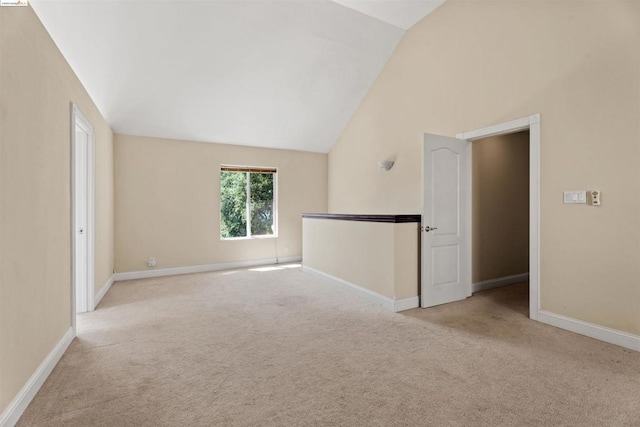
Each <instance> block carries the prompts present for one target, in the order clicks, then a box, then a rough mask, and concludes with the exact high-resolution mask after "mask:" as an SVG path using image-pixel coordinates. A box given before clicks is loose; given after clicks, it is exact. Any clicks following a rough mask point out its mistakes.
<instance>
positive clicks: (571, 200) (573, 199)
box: [564, 190, 587, 204]
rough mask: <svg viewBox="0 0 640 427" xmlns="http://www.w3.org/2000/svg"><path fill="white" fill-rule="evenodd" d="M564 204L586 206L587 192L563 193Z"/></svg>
mask: <svg viewBox="0 0 640 427" xmlns="http://www.w3.org/2000/svg"><path fill="white" fill-rule="evenodd" d="M564 203H566V204H586V203H587V190H572V191H565V192H564Z"/></svg>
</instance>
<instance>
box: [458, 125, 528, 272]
mask: <svg viewBox="0 0 640 427" xmlns="http://www.w3.org/2000/svg"><path fill="white" fill-rule="evenodd" d="M471 149H472V150H473V164H472V171H473V207H472V210H473V236H472V242H473V243H472V244H473V247H472V250H473V253H472V259H473V268H472V282H473V283H477V282H480V281H483V280H489V279H498V278H500V277H506V276H512V275H514V274H521V273H528V272H529V131H525V132H518V133H512V134H509V135H500V136H494V137H491V138H485V139H480V140H477V141H473V144H472V146H471Z"/></svg>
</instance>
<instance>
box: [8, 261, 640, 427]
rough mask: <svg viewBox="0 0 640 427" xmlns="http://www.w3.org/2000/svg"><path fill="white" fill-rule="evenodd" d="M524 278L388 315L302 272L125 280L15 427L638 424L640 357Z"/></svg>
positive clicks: (81, 324)
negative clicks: (552, 306)
mask: <svg viewBox="0 0 640 427" xmlns="http://www.w3.org/2000/svg"><path fill="white" fill-rule="evenodd" d="M527 292H528V291H527V284H526V283H525V284H521V285H514V286H510V287H506V288H500V289H494V290H491V291H486V292H481V293H478V294H476V295H474V296H473V297H472V298H469V299H467V300H466V301H461V302H457V303H453V304H448V305H444V306H440V307H436V308H432V309H426V310H423V309H414V310H409V311H406V312H403V313H399V314H394V313H390V312H388V311H386V310H384V309H382V308H380V307H377V306H376V305H373V304H371V303H369V302H367V301H364V300H361V299H359V298H358V297H356V296H354V295H351V294H349V293H346V292H344V291H342V290H340V289H339V288H337V287H335V286H334V285H332V284H331V283H330V282H328V281H327V280H326V279H324V278H321V277H318V276H315V275H311V274H309V273H305V272H303V271H302V270H301V269H300V268H283V269H278V270H272V269H258V270H257V271H256V270H239V271H229V272H216V273H203V274H193V275H187V276H177V277H164V278H155V279H144V280H135V281H128V282H119V283H116V284H115V285H113V287H112V288H111V290H110V291H109V293H108V294H107V295H106V296H105V298H104V300H103V301H102V303H101V304H100V306H99V307H98V309H97V310H96V311H95V312H92V313H88V314H84V315H81V316H79V319H78V338H77V339H76V340H74V342H73V343H72V344H71V347H70V348H69V350H68V351H67V353H66V354H65V355H64V357H63V358H62V360H61V361H60V363H59V365H58V366H57V367H56V368H55V370H54V371H53V372H52V374H51V376H50V377H49V379H48V380H47V381H46V383H45V384H44V386H43V387H42V389H41V390H40V392H39V393H38V395H37V396H36V397H35V399H34V400H33V402H32V404H31V405H30V406H29V408H28V409H27V410H26V412H25V413H24V415H23V417H22V419H21V420H20V422H19V425H21V426H28V425H29V426H30V425H34V426H63V425H64V426H191V425H194V426H195V425H197V426H263V425H264V426H503V425H504V426H560V425H562V426H639V425H640V353H637V352H633V351H630V350H625V349H623V348H620V347H616V346H613V345H609V344H605V343H602V342H599V341H596V340H593V339H590V338H586V337H583V336H580V335H576V334H573V333H570V332H566V331H563V330H560V329H556V328H553V327H551V326H546V325H543V324H540V323H537V322H533V321H530V320H529V319H528V318H527V304H528V301H527Z"/></svg>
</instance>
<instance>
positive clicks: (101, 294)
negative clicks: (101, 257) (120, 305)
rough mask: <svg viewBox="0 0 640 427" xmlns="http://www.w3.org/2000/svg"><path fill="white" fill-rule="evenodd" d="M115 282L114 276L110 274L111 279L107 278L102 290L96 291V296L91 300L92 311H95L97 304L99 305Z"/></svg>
mask: <svg viewBox="0 0 640 427" xmlns="http://www.w3.org/2000/svg"><path fill="white" fill-rule="evenodd" d="M115 281H116V275H115V274H112V275H111V277H109V280H107V283H105V284H104V286H102V288H101V289H100V290H99V291H98V293H97V294H96V296H95V297H94V298H93V309H94V310H95V309H96V307H97V306H98V304H100V301H102V298H104V296H105V295H106V294H107V292H108V291H109V289H111V285H113V282H115Z"/></svg>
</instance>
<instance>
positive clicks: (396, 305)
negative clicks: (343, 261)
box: [302, 265, 419, 313]
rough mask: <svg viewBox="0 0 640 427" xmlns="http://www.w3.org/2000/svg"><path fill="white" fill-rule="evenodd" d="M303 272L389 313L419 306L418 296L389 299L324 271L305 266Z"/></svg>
mask: <svg viewBox="0 0 640 427" xmlns="http://www.w3.org/2000/svg"><path fill="white" fill-rule="evenodd" d="M302 270H303V271H305V272H308V273H312V274H316V275H318V276H322V277H324V278H326V279H329V280H331V281H332V282H333V283H334V284H336V285H337V286H339V287H340V288H341V289H343V290H345V291H347V292H349V293H351V294H354V295H357V296H359V297H360V298H363V299H366V300H367V301H370V302H372V303H374V304H377V305H379V306H380V307H383V308H386V309H387V310H389V311H393V312H394V313H397V312H398V311H403V310H408V309H410V308H416V307H418V305H419V299H418V297H417V296H416V297H412V298H404V299H401V300H395V299H392V298H389V297H385V296H384V295H380V294H379V293H377V292H373V291H371V290H369V289H366V288H363V287H362V286H360V285H356V284H354V283H351V282H348V281H346V280H344V279H341V278H339V277H335V276H332V275H330V274H327V273H325V272H324V271H320V270H316V269H315V268H313V267H309V266H307V265H303V266H302Z"/></svg>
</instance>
